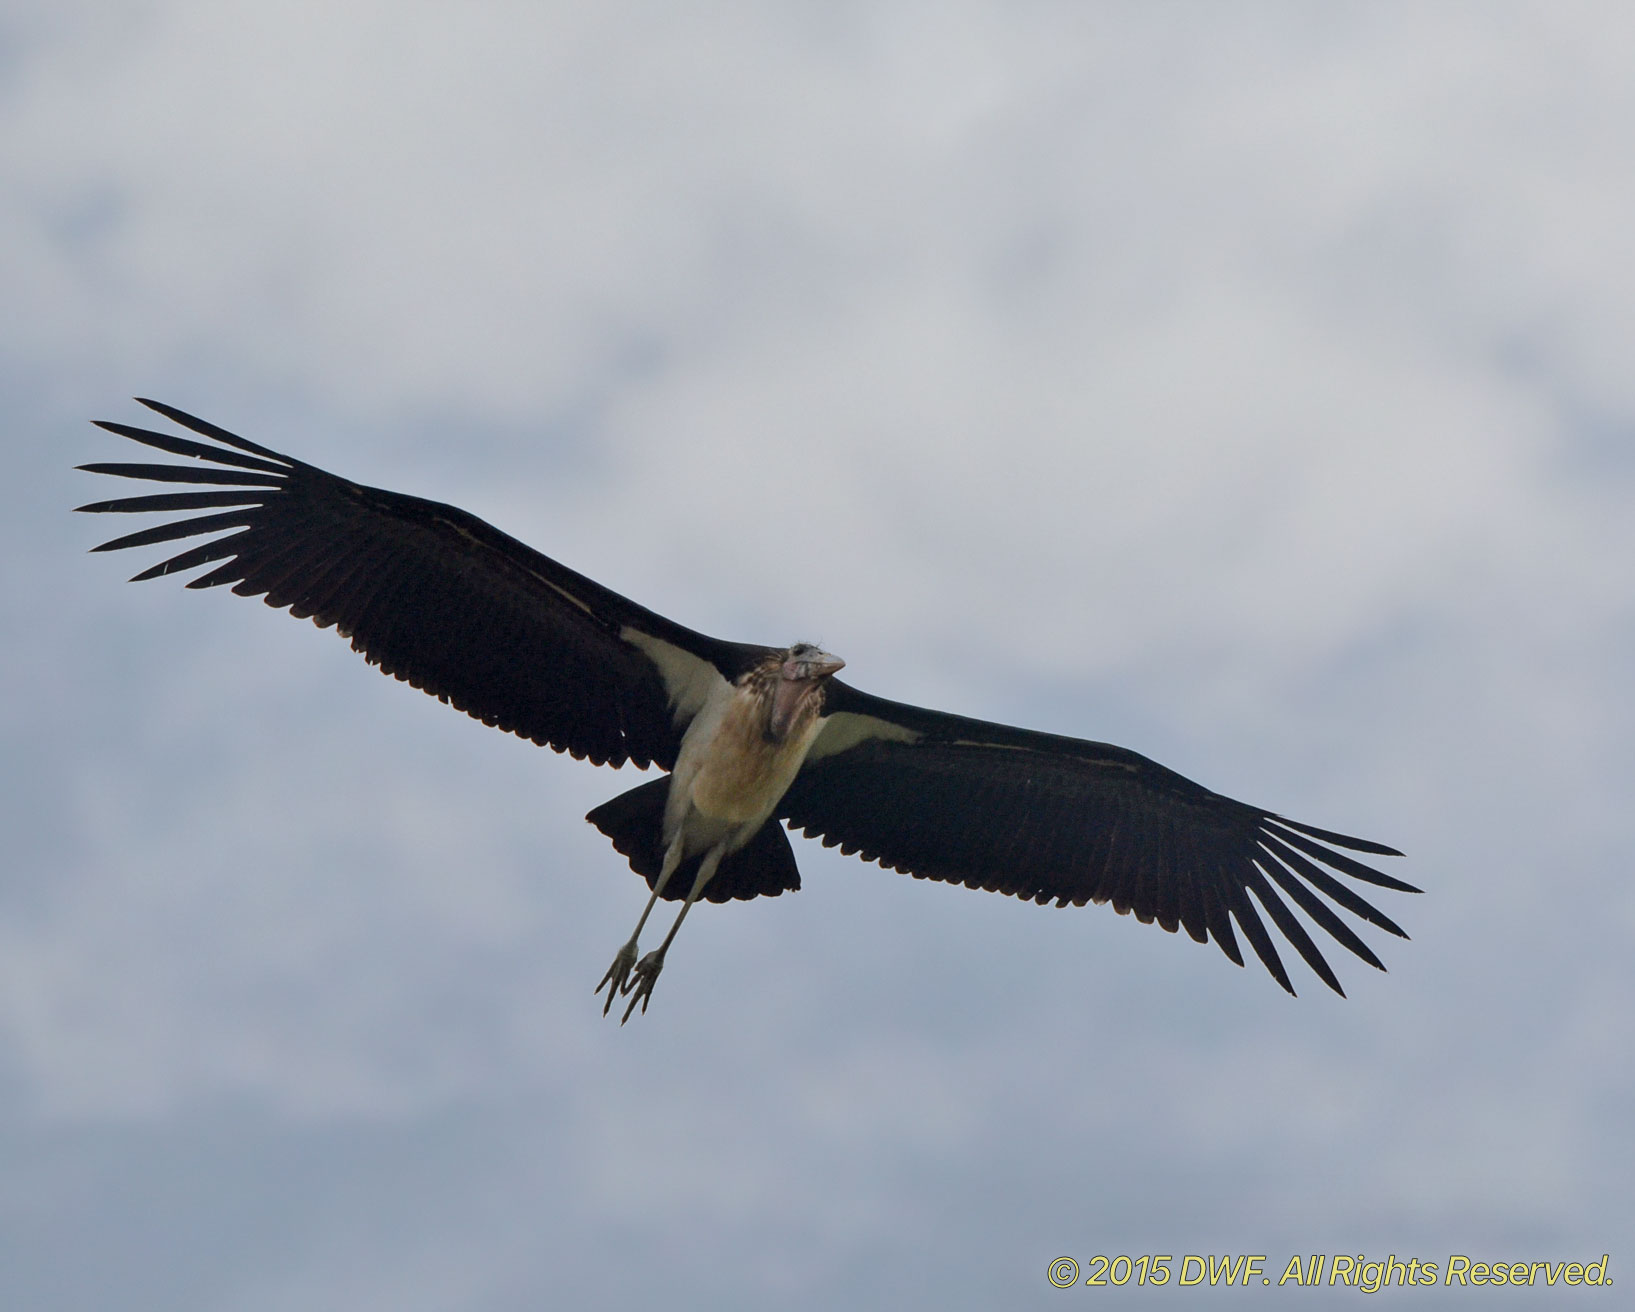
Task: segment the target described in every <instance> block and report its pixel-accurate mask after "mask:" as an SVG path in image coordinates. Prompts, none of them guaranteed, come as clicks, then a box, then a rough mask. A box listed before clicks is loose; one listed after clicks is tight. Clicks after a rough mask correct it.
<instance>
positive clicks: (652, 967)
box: [602, 847, 724, 1025]
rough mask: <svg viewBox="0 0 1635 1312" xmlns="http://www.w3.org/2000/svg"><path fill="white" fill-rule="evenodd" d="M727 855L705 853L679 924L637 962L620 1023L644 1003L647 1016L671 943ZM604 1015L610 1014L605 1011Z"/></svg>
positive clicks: (714, 851)
mask: <svg viewBox="0 0 1635 1312" xmlns="http://www.w3.org/2000/svg"><path fill="white" fill-rule="evenodd" d="M723 855H724V853H723V851H722V849H721V848H720V847H712V848H711V849H710V850H709V851H708V852H706V853H705V854H704V859H703V860H702V861H700V862H699V863H698V876H697V878H695V879H694V880H693V887H692V891H690V892H689V893H688V894H687V900H686V901H685V902H683V903H682V904H681V911H680V913H679V914H678V915H677V916H676V923H675V924H673V925H671V926H670V932H669V933H668V934H666V935H665V936H664V942H662V943H660V944H659V945H658V947H657V948H655V949H654V950H653V951H651V952H649V953H648V954H647V955H646V956H645V957H643V958H642V959H641V960H640V961H638V962H637V963H636V971H635V974H634V976H633V977H632V978H631V980H630V982H629V983H627V984H626V985H625V986H624V989H623V990H622V991H623V992H625V993H628V994H630V995H631V997H630V1005H629V1006H628V1007H626V1008H625V1009H624V1016H623V1017H622V1018H621V1019H620V1021H619V1024H621V1025H623V1024H624V1023H625V1021H627V1020H629V1019H630V1013H631V1012H633V1011H635V1010H636V1004H637V1003H638V1002H639V1003H641V1004H642V1014H643V1015H644V1016H645V1015H646V1014H647V1000H648V999H649V998H650V997H652V996H653V981H654V980H656V979H657V978H658V977H659V971H661V970H663V969H664V954H665V953H666V952H667V951H669V949H670V941H671V940H672V939H673V938H675V936H676V931H677V930H678V929H680V928H681V922H682V921H683V920H685V919H687V913H688V912H689V911H691V910H692V909H693V903H694V902H696V901H698V896H699V894H700V893H702V892H703V891H704V885H705V884H707V883H709V882H710V880H711V879H713V878H714V877H715V868H716V867H717V866H718V865H720V864H721V858H722V856H723ZM610 1000H611V999H610ZM602 1014H603V1015H606V1014H607V1013H606V1011H604V1012H603V1013H602Z"/></svg>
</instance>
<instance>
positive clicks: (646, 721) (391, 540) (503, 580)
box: [79, 401, 763, 769]
mask: <svg viewBox="0 0 1635 1312" xmlns="http://www.w3.org/2000/svg"><path fill="white" fill-rule="evenodd" d="M142 404H143V405H146V406H148V407H149V408H150V409H153V410H157V411H158V412H159V413H160V414H162V415H165V416H166V417H167V418H169V419H171V420H173V421H175V422H176V423H177V424H180V425H181V426H182V427H184V428H188V429H191V430H192V431H193V432H194V433H197V434H199V435H200V436H202V437H206V438H210V439H212V442H211V443H205V442H197V441H194V440H192V439H191V438H185V437H177V436H174V435H171V434H166V433H156V432H151V431H149V430H147V429H143V428H132V427H130V426H128V425H125V424H113V423H102V424H99V427H101V428H104V429H106V430H108V431H109V432H110V433H117V434H119V435H120V436H122V437H128V438H130V439H131V440H132V441H135V442H140V443H142V444H143V445H145V446H151V447H156V448H158V449H159V450H161V451H167V452H169V453H171V454H173V455H178V456H186V457H189V458H190V459H191V460H193V461H196V462H200V463H196V464H184V465H173V464H172V465H163V464H161V465H151V464H93V465H81V466H80V468H82V469H85V470H89V471H90V472H92V473H97V474H112V475H116V476H118V477H121V478H137V479H147V480H149V481H151V482H156V483H185V484H194V485H203V486H204V487H209V488H213V489H216V490H209V491H203V490H201V491H185V492H165V493H159V494H157V495H150V496H137V497H124V498H120V499H118V500H113V501H98V502H94V503H93V504H91V505H86V506H81V507H79V509H81V510H85V511H93V512H98V513H101V512H107V511H161V512H164V511H170V512H175V511H192V510H207V511H210V512H212V513H207V514H204V515H198V516H193V517H189V518H185V519H177V520H171V521H169V522H167V523H163V524H159V525H157V526H155V527H153V528H146V529H142V530H140V531H138V532H135V533H130V534H127V535H125V536H124V537H119V538H115V539H114V540H113V541H111V542H105V543H103V544H102V545H101V546H99V547H96V548H95V550H97V551H117V550H121V549H123V548H125V547H144V546H151V545H155V544H158V543H163V542H174V541H178V540H180V539H183V538H192V537H199V536H202V535H207V534H208V535H215V534H219V533H225V534H226V536H225V537H217V536H211V537H210V538H209V540H208V541H205V542H203V543H200V544H199V545H197V546H192V547H189V548H188V549H187V550H185V551H183V552H181V553H180V554H179V555H176V556H172V557H170V558H169V559H168V560H165V561H163V562H161V563H160V564H157V565H154V566H153V567H152V568H150V569H145V570H143V571H142V572H141V573H140V574H138V575H136V578H135V579H133V580H132V581H133V582H134V581H136V580H139V579H149V578H156V577H158V576H159V575H162V574H173V573H176V572H177V571H180V570H187V569H193V568H195V567H197V566H201V565H211V566H214V568H212V569H209V570H207V571H206V572H205V573H204V574H201V575H199V576H198V577H196V578H194V579H192V580H191V581H189V583H188V585H187V586H188V587H190V588H209V587H217V586H219V585H222V584H231V585H232V587H233V591H234V592H236V593H238V594H239V595H240V596H246V597H253V596H264V597H265V599H266V602H267V604H268V605H269V606H274V607H280V608H282V607H286V606H287V607H288V608H289V610H290V613H291V614H292V615H294V616H296V617H297V618H302V619H304V618H307V617H309V616H310V617H311V618H312V620H313V621H314V622H315V623H316V624H317V625H318V626H319V627H320V628H327V627H329V626H330V625H334V626H335V629H336V631H337V632H338V633H340V634H341V636H342V637H346V638H350V639H351V640H352V646H353V648H354V649H355V650H357V651H360V652H362V653H363V654H364V656H365V657H366V658H367V659H368V660H369V661H370V662H371V663H372V664H375V665H378V666H380V668H381V669H382V670H383V671H385V672H386V673H387V674H391V675H394V676H396V677H397V678H399V679H404V680H406V681H408V682H409V683H410V684H412V685H413V686H414V687H416V688H423V689H425V691H427V692H429V693H431V694H433V695H434V696H436V697H438V698H440V699H441V700H443V701H446V702H448V703H450V704H451V705H453V706H456V707H458V708H459V709H460V710H462V711H465V712H466V713H467V714H469V715H472V716H474V717H475V718H477V719H479V720H481V721H482V722H483V723H484V724H489V725H493V726H495V727H497V728H500V729H505V730H507V731H509V732H511V733H515V734H518V735H520V736H521V737H524V738H529V739H532V740H533V741H534V742H536V743H540V744H542V745H549V746H551V747H554V748H556V749H557V750H558V751H566V752H569V753H571V754H572V755H574V756H575V757H589V758H590V759H591V760H592V761H594V762H596V763H597V764H599V765H600V764H604V763H606V764H611V765H622V764H623V763H624V762H626V761H633V762H635V763H636V764H637V765H641V766H645V765H647V764H649V763H651V762H656V763H658V764H659V765H661V766H663V767H665V768H666V769H669V768H671V767H673V766H674V764H675V759H676V753H677V752H678V751H679V749H680V742H681V733H682V731H683V730H684V729H685V728H686V724H687V721H688V720H690V719H691V717H692V715H693V714H694V713H695V712H696V711H697V709H698V706H699V705H700V704H701V703H702V700H703V698H704V696H705V695H706V694H707V692H708V688H709V686H710V684H711V682H712V681H713V680H714V679H715V678H717V677H731V675H732V674H735V673H736V672H737V671H738V670H739V669H741V668H743V667H744V666H746V665H747V664H748V663H750V662H751V661H753V660H754V659H756V658H758V657H759V655H760V653H761V652H762V651H763V649H762V648H759V647H748V646H743V645H741V644H737V643H728V642H721V641H719V640H717V639H714V638H708V637H705V636H704V635H703V634H700V633H695V632H693V631H692V630H691V629H687V628H684V627H683V626H681V625H679V624H674V623H672V622H671V621H669V620H667V619H665V618H664V617H663V616H661V615H655V614H654V613H653V612H652V611H650V610H647V609H645V608H644V607H641V606H638V605H636V604H635V603H634V602H632V601H629V600H627V599H626V598H624V597H621V596H619V595H618V594H617V593H615V592H612V591H609V590H608V589H607V588H604V587H602V586H601V585H600V584H598V583H594V582H592V581H591V580H590V579H587V578H585V577H584V576H583V575H581V574H576V573H575V572H574V571H573V570H571V569H567V568H566V567H564V566H562V565H559V564H557V562H556V561H554V560H551V559H550V558H549V557H547V556H542V555H540V553H539V552H537V551H534V550H533V549H532V548H530V547H527V546H524V545H523V544H522V543H521V542H518V541H517V540H516V539H515V538H511V537H507V536H506V535H505V534H504V533H501V532H500V531H499V530H498V529H496V528H493V527H491V526H490V525H488V524H485V523H484V522H483V521H482V520H480V519H478V518H477V517H476V516H475V515H469V514H467V513H466V512H465V511H463V510H458V509H456V508H455V507H453V506H445V505H440V504H438V503H437V502H434V501H423V500H421V499H420V498H419V497H411V496H404V495H402V494H400V493H397V492H385V491H382V490H380V489H379V488H371V487H364V486H362V485H360V484H357V483H351V482H348V481H347V480H346V479H343V478H337V477H336V476H335V475H333V474H328V473H325V472H324V471H323V470H321V469H318V468H316V467H314V466H312V465H308V464H305V463H303V462H302V461H299V460H294V459H292V458H290V457H289V456H284V455H280V454H279V453H278V452H276V451H270V450H268V449H267V448H266V447H263V446H257V445H256V444H255V443H253V442H249V441H246V440H245V439H244V438H241V437H237V436H235V435H234V434H232V433H229V432H226V431H225V430H223V429H220V428H217V427H216V426H215V425H214V424H209V423H206V422H204V421H203V420H202V419H196V418H194V417H193V416H192V415H189V414H185V413H183V412H182V411H180V410H177V409H174V408H173V407H171V406H167V405H162V404H160V403H159V402H157V401H143V402H142Z"/></svg>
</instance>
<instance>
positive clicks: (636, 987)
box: [603, 948, 664, 1025]
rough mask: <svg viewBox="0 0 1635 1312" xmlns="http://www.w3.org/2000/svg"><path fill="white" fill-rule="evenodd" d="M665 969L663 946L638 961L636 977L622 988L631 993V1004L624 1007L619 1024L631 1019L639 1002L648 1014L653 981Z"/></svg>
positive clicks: (643, 1013)
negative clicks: (648, 1001) (648, 1002)
mask: <svg viewBox="0 0 1635 1312" xmlns="http://www.w3.org/2000/svg"><path fill="white" fill-rule="evenodd" d="M663 969H664V949H663V948H660V949H659V950H658V951H657V952H649V953H648V954H647V955H646V956H645V957H643V958H642V959H641V960H640V961H638V962H637V963H636V973H635V975H634V977H633V978H631V979H630V980H628V981H626V983H625V985H624V988H623V989H622V990H621V991H622V992H624V993H628V994H630V1005H629V1006H628V1007H626V1008H625V1009H624V1016H623V1017H622V1018H621V1019H620V1021H619V1024H621V1025H623V1024H624V1023H625V1021H627V1020H629V1019H630V1013H631V1012H633V1011H635V1010H636V1004H637V1003H638V1002H639V1003H641V1004H642V1015H644V1016H645V1015H646V1014H647V1000H648V999H649V998H650V997H652V996H653V981H654V980H656V979H657V978H658V977H659V971H661V970H663ZM603 1014H604V1015H605V1014H606V1013H605V1012H604V1013H603Z"/></svg>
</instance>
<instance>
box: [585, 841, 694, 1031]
mask: <svg viewBox="0 0 1635 1312" xmlns="http://www.w3.org/2000/svg"><path fill="white" fill-rule="evenodd" d="M681 850H682V838H681V835H680V834H677V835H676V836H675V839H674V841H672V842H671V844H670V846H669V847H667V848H666V849H665V851H664V864H663V865H662V866H661V867H659V877H658V878H657V879H655V880H654V881H653V892H652V894H651V895H650V896H649V897H648V899H647V905H646V906H645V907H643V908H642V915H641V919H640V920H638V921H637V922H636V928H635V929H634V930H632V931H631V934H630V941H629V942H628V943H626V944H625V945H624V946H623V947H621V948H620V949H619V951H618V952H617V953H616V954H615V955H614V957H613V964H612V965H611V966H609V967H608V968H607V974H605V975H603V976H602V983H601V984H598V985H597V986H596V988H595V989H594V990H593V991H594V992H596V993H600V992H601V991H602V988H603V986H604V985H605V986H607V1001H606V1002H604V1003H603V1004H602V1015H604V1016H605V1015H607V1014H608V1012H609V1011H610V1010H612V1008H613V999H614V998H615V997H617V996H618V995H619V994H621V993H628V992H630V971H631V968H632V967H634V966H635V964H636V952H637V951H638V948H637V942H636V940H638V939H639V938H641V933H642V926H644V925H645V924H647V917H648V916H650V915H652V914H653V907H654V906H655V905H656V904H657V902H658V900H659V894H660V893H662V892H664V886H665V885H666V884H668V883H669V882H670V876H671V875H673V874H675V872H676V867H677V866H679V865H680V864H681ZM666 941H668V940H666ZM621 1023H622V1022H621Z"/></svg>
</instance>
